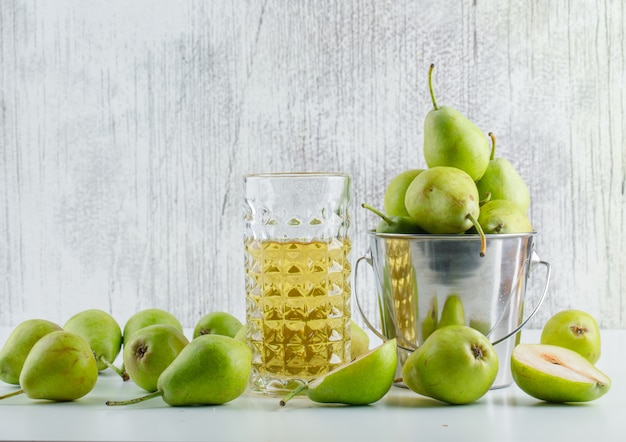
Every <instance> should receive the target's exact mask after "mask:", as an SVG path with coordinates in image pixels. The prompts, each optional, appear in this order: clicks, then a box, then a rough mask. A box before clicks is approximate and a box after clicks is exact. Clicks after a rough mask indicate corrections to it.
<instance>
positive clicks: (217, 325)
mask: <svg viewBox="0 0 626 442" xmlns="http://www.w3.org/2000/svg"><path fill="white" fill-rule="evenodd" d="M242 326H243V324H242V323H241V321H240V320H239V319H237V318H236V317H234V316H233V315H231V314H230V313H228V312H210V313H207V314H206V315H204V316H203V317H201V318H200V319H199V320H198V322H197V323H196V326H195V327H194V329H193V337H194V338H197V337H198V336H200V335H207V334H218V335H224V336H229V337H231V338H234V337H235V335H236V334H237V332H238V331H239V330H240V329H241V327H242Z"/></svg>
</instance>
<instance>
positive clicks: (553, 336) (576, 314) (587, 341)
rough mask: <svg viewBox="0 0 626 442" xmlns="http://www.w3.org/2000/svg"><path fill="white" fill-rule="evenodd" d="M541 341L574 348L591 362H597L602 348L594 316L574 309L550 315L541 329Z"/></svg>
mask: <svg viewBox="0 0 626 442" xmlns="http://www.w3.org/2000/svg"><path fill="white" fill-rule="evenodd" d="M541 343H542V344H551V345H558V346H559V347H565V348H569V349H570V350H574V351H575V352H576V353H579V354H580V355H581V356H583V357H584V358H585V359H587V360H589V362H591V363H592V364H595V363H596V362H598V359H600V353H601V350H602V344H601V340H600V328H599V327H598V323H597V322H596V320H595V318H594V317H593V316H591V315H590V314H589V313H587V312H584V311H582V310H576V309H568V310H562V311H560V312H558V313H555V314H554V315H553V316H552V317H550V319H548V321H547V322H546V323H545V325H544V326H543V330H542V331H541Z"/></svg>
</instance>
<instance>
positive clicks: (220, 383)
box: [107, 334, 252, 406]
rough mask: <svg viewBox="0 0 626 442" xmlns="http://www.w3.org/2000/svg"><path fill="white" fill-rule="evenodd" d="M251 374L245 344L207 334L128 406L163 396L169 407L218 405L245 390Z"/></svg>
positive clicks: (194, 342)
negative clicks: (151, 388)
mask: <svg viewBox="0 0 626 442" xmlns="http://www.w3.org/2000/svg"><path fill="white" fill-rule="evenodd" d="M251 371H252V352H251V351H250V349H249V348H248V346H247V345H246V344H244V343H243V342H241V341H238V340H237V339H234V338H231V337H229V336H224V335H216V334H207V335H200V336H198V337H197V338H195V339H193V340H192V341H191V342H190V343H189V345H187V346H186V347H185V348H184V349H183V350H182V351H181V352H180V354H179V355H178V357H177V358H176V359H175V360H174V362H172V363H171V364H170V365H169V366H168V367H167V368H166V369H165V370H164V371H163V373H162V374H161V376H160V377H159V381H158V386H157V387H158V388H157V391H156V392H154V393H152V394H149V395H146V396H143V397H140V398H137V399H131V400H130V401H108V402H107V405H128V404H133V403H137V402H141V401H144V400H147V399H151V398H154V397H158V396H162V397H163V401H165V403H167V404H168V405H171V406H188V405H219V404H224V403H226V402H230V401H232V400H234V399H236V398H237V397H239V396H240V395H241V394H243V392H244V391H245V389H246V387H247V385H248V380H249V378H250V373H251Z"/></svg>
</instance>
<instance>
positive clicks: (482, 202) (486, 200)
mask: <svg viewBox="0 0 626 442" xmlns="http://www.w3.org/2000/svg"><path fill="white" fill-rule="evenodd" d="M489 201H491V192H485V199H484V200H481V201H479V202H478V205H479V206H483V205H485V204H487V203H488V202H489Z"/></svg>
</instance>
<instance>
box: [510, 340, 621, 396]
mask: <svg viewBox="0 0 626 442" xmlns="http://www.w3.org/2000/svg"><path fill="white" fill-rule="evenodd" d="M511 372H512V374H513V379H514V380H515V383H516V384H517V385H518V387H519V388H520V389H522V390H523V391H524V392H525V393H527V394H529V395H530V396H532V397H534V398H536V399H540V400H544V401H547V402H588V401H592V400H595V399H598V398H599V397H601V396H603V395H604V394H606V392H608V391H609V389H610V388H611V379H610V378H609V377H608V376H607V375H605V374H604V373H602V372H601V371H600V370H598V369H597V368H596V367H595V366H594V365H593V364H592V363H591V362H589V361H588V360H587V359H585V358H584V357H582V356H581V355H579V354H578V353H576V352H575V351H573V350H570V349H568V348H564V347H558V346H556V345H547V344H519V345H518V346H516V347H515V349H514V350H513V354H512V355H511Z"/></svg>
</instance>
